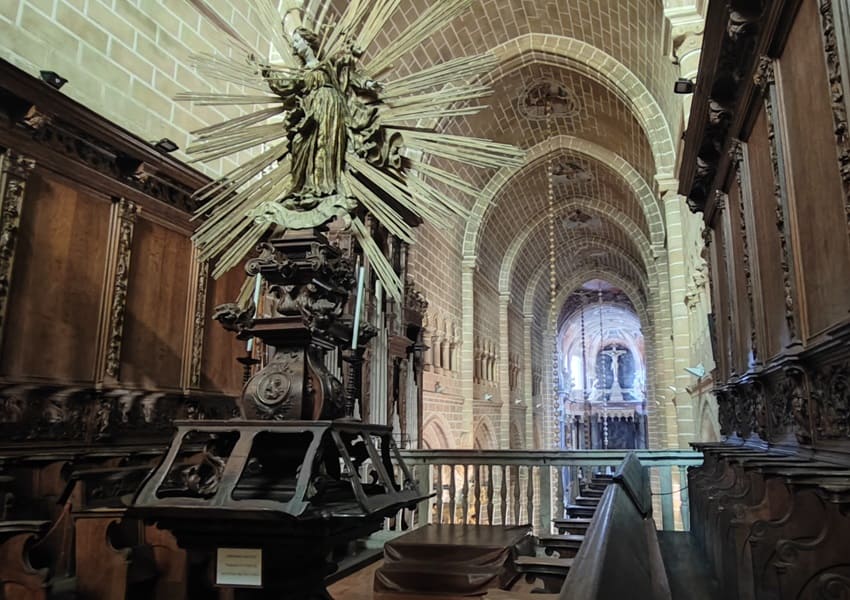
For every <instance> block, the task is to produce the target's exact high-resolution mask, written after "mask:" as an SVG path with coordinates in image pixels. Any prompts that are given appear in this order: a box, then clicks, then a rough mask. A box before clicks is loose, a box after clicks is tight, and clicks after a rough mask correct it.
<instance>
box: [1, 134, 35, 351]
mask: <svg viewBox="0 0 850 600" xmlns="http://www.w3.org/2000/svg"><path fill="white" fill-rule="evenodd" d="M34 167H35V161H34V160H32V159H31V158H27V157H25V156H22V155H20V154H17V153H15V152H13V151H11V150H9V151H7V152H6V153H5V154H4V155H3V156H0V336H2V333H3V324H4V322H5V318H6V304H7V301H8V298H9V285H10V284H11V280H12V267H13V265H14V262H15V247H16V246H17V241H18V227H19V226H20V223H21V206H22V205H23V201H24V193H25V192H26V186H27V179H28V178H29V175H30V173H32V170H33V168H34Z"/></svg>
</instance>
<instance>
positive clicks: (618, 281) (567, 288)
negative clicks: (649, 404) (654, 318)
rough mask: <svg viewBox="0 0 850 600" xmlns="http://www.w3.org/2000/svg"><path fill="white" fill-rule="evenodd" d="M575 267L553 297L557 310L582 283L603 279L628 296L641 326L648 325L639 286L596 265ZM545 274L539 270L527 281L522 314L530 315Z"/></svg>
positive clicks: (646, 309)
mask: <svg viewBox="0 0 850 600" xmlns="http://www.w3.org/2000/svg"><path fill="white" fill-rule="evenodd" d="M576 266H577V269H576V271H575V272H574V274H573V275H572V276H571V277H570V279H568V280H567V282H566V283H565V284H564V285H563V286H562V287H561V291H559V292H558V294H557V295H556V296H555V306H557V307H559V309H558V310H560V307H561V306H563V304H564V302H566V301H567V297H568V296H569V295H570V294H571V293H573V292H574V291H575V289H576V288H577V287H578V286H580V285H581V284H582V283H584V282H585V281H588V280H590V279H604V280H605V281H607V282H609V283H611V284H612V285H615V286H617V287H618V288H620V289H621V290H623V292H625V294H626V296H628V298H629V300H631V302H632V305H633V306H634V307H635V311H637V314H638V317H640V321H641V326H643V327H646V326H647V325H649V324H650V319H649V312H648V307H647V303H646V302H645V301H644V299H643V298H644V295H643V294H641V290H642V288H641V286H640V285H639V284H637V283H635V282H634V281H632V280H631V279H629V278H628V277H626V276H624V275H623V274H622V273H618V272H616V271H613V270H609V269H605V268H601V267H599V266H597V265H586V264H585V265H582V264H579V265H576ZM546 273H547V271H546V270H544V269H540V270H539V271H538V272H537V273H536V274H535V275H534V276H533V277H532V279H531V280H529V285H528V288H526V290H525V297H524V299H523V313H524V314H531V313H532V311H533V304H534V295H535V292H536V291H537V286H538V285H539V284H540V280H541V279H542V278H543V277H544V276H545V275H546ZM548 325H549V323H548V322H547V324H546V326H547V327H548Z"/></svg>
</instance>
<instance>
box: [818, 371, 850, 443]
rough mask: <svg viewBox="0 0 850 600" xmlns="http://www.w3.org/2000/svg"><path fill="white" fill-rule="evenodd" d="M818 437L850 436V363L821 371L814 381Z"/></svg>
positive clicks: (838, 437)
mask: <svg viewBox="0 0 850 600" xmlns="http://www.w3.org/2000/svg"><path fill="white" fill-rule="evenodd" d="M813 388H814V389H813V390H812V400H813V405H814V406H815V407H816V410H817V417H816V427H817V434H818V439H820V440H828V439H843V438H847V437H848V436H850V363H844V364H841V365H834V366H832V367H830V368H828V369H825V370H823V371H821V372H820V373H819V374H818V375H817V376H816V379H815V381H814V382H813Z"/></svg>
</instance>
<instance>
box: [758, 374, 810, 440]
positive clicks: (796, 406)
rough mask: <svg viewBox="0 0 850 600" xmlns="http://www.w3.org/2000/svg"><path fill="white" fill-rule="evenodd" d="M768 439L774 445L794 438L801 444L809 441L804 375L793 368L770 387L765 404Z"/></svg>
mask: <svg viewBox="0 0 850 600" xmlns="http://www.w3.org/2000/svg"><path fill="white" fill-rule="evenodd" d="M768 414H769V417H770V431H771V437H772V438H774V439H776V440H777V441H779V440H782V439H783V438H784V437H786V436H787V435H788V434H793V435H794V436H795V437H796V439H797V441H798V442H799V443H801V444H808V443H810V442H811V441H812V433H811V424H810V422H809V395H808V391H807V389H806V372H805V370H804V369H803V368H802V367H800V366H796V365H789V366H787V367H785V368H784V369H783V370H782V371H781V372H780V374H779V376H778V379H777V380H776V384H775V385H774V386H773V390H772V393H771V395H770V400H769V403H768Z"/></svg>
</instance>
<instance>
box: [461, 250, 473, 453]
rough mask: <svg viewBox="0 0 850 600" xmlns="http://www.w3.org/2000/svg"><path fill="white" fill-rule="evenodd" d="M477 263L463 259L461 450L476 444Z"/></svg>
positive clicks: (469, 258)
mask: <svg viewBox="0 0 850 600" xmlns="http://www.w3.org/2000/svg"><path fill="white" fill-rule="evenodd" d="M475 262H476V258H475V257H474V256H473V257H465V258H464V259H463V266H462V268H463V271H462V273H461V290H462V302H463V320H462V322H461V339H462V340H463V341H462V343H461V350H460V391H461V395H462V396H463V418H462V426H461V431H460V435H459V445H460V447H461V448H472V445H473V443H474V440H473V436H474V431H473V424H474V423H473V419H474V407H473V404H474V394H475V385H474V383H473V380H472V378H473V373H474V370H475V302H474V301H475Z"/></svg>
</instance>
